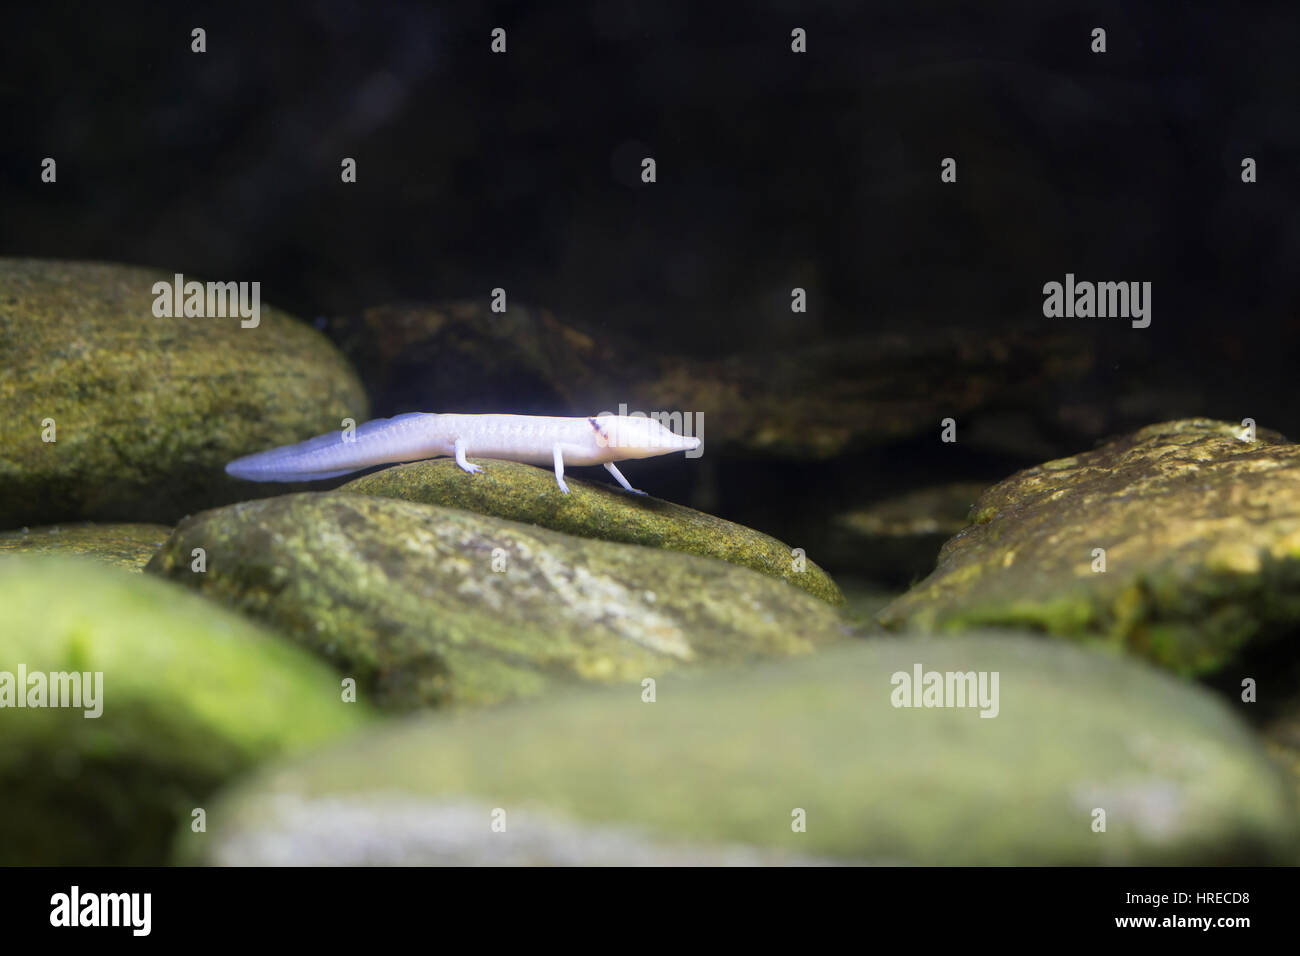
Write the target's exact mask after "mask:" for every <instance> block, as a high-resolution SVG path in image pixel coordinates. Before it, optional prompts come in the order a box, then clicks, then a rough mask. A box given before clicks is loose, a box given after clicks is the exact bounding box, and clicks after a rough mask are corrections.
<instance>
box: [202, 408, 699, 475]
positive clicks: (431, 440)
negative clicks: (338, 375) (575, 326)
mask: <svg viewBox="0 0 1300 956" xmlns="http://www.w3.org/2000/svg"><path fill="white" fill-rule="evenodd" d="M699 447H700V439H698V438H691V437H688V436H684V435H677V434H674V433H673V432H672V431H671V430H669V429H667V428H665V427H664V426H662V425H660V424H659V422H657V421H655V420H654V419H653V418H643V417H640V416H635V415H598V416H594V417H591V418H551V417H547V416H543V415H434V414H424V413H421V412H414V413H411V414H409V415H398V416H396V417H395V418H379V419H376V420H375V421H372V422H366V423H365V424H364V425H361V426H359V427H358V428H357V429H356V431H355V433H354V434H353V435H352V436H351V440H350V441H344V440H343V432H342V431H337V432H331V433H330V434H328V435H321V436H319V437H317V438H309V439H308V440H307V441H304V442H299V443H298V444H296V445H285V446H283V447H280V448H273V449H271V450H270V451H264V452H259V453H258V454H256V455H248V456H246V457H244V458H239V459H236V460H235V461H232V462H231V463H230V464H228V465H227V466H226V472H227V473H228V474H231V475H234V476H235V477H236V478H246V479H248V480H249V481H312V480H315V479H318V478H335V477H338V476H339V475H346V474H349V473H350V472H354V471H359V470H360V469H362V468H369V467H370V466H372V465H385V464H393V463H396V462H403V461H418V460H420V459H423V458H441V457H452V458H455V459H456V464H458V465H460V467H461V468H463V469H464V470H465V471H467V472H469V473H470V474H473V473H475V472H479V471H482V470H483V469H482V468H480V467H479V466H478V465H475V464H471V463H470V462H469V461H468V460H467V457H466V456H468V455H471V454H472V455H473V456H474V457H475V458H503V459H506V460H508V461H522V462H526V463H528V464H530V465H551V466H553V467H554V469H555V480H556V482H557V483H558V484H559V486H560V490H561V491H563V492H564V493H565V494H566V495H567V494H568V493H569V487H568V485H566V484H565V483H564V466H565V465H566V464H569V465H604V466H605V468H606V469H608V470H609V473H610V474H612V475H613V476H614V477H615V478H616V479H618V483H619V484H620V485H622V486H623V487H624V488H625V489H627V490H628V491H632V492H636V493H637V494H644V492H637V490H636V489H635V488H633V487H632V486H631V485H630V484H628V481H627V479H626V478H624V477H623V474H622V472H620V471H619V470H618V469H617V468H616V467H615V466H614V462H616V461H626V460H627V459H629V458H650V457H653V456H655V455H666V454H668V453H670V452H675V451H692V450H694V449H696V448H699Z"/></svg>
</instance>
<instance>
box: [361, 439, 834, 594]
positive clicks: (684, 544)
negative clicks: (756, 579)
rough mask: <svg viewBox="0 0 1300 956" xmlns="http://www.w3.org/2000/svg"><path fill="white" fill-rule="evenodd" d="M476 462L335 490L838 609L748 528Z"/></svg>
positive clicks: (814, 571)
mask: <svg viewBox="0 0 1300 956" xmlns="http://www.w3.org/2000/svg"><path fill="white" fill-rule="evenodd" d="M475 460H476V461H478V462H479V463H486V464H485V465H484V470H483V472H481V473H480V474H477V475H467V474H465V472H463V471H462V470H461V469H460V467H459V466H458V465H457V464H456V463H455V462H454V461H452V460H451V459H450V458H439V459H434V460H430V461H416V462H411V463H409V464H405V465H398V466H396V467H394V468H385V469H384V470H383V471H377V472H374V473H373V474H369V475H365V476H364V477H362V478H358V479H356V480H355V481H350V482H348V483H347V484H346V485H344V486H343V487H342V488H340V489H339V490H340V491H350V492H356V493H358V494H367V495H383V496H384V497H388V498H401V499H403V500H406V501H418V502H421V503H423V504H433V505H446V506H449V507H454V508H464V509H465V510H467V511H474V512H477V513H479V514H486V515H492V516H494V517H497V518H508V519H510V520H512V521H523V522H527V523H529V524H535V525H539V526H541V527H543V528H550V529H552V530H554V531H563V532H565V533H566V534H573V535H578V536H580V537H583V538H601V539H603V540H606V541H621V542H623V543H625V544H640V545H646V546H648V547H652V548H664V549H667V550H669V551H683V552H686V553H687V554H698V555H702V556H704V557H708V558H720V559H722V560H723V561H730V562H731V563H733V564H740V565H743V566H745V567H747V568H752V569H753V570H755V571H761V572H762V573H764V574H769V575H771V576H772V577H777V578H781V579H782V580H784V581H788V582H789V583H790V584H793V585H795V586H796V587H799V588H803V589H804V590H805V591H807V592H808V593H809V594H813V595H815V596H817V597H819V598H821V599H822V600H823V601H829V602H830V603H831V604H843V603H844V596H843V595H842V594H841V593H840V590H839V588H837V587H836V586H835V582H834V581H832V580H831V578H830V576H829V575H828V574H826V572H825V571H823V570H822V569H821V568H819V567H817V565H815V564H813V563H812V562H811V561H809V560H808V559H807V558H806V557H804V556H803V555H802V554H799V553H797V552H796V551H794V550H793V549H791V548H790V547H788V546H787V545H784V544H782V543H781V542H780V541H777V540H776V539H775V538H772V537H769V536H768V535H765V534H763V533H762V532H759V531H755V530H754V529H752V528H747V527H745V526H744V525H738V524H734V523H732V522H730V521H724V520H723V519H722V518H716V517H714V516H713V515H710V514H705V513H704V512H702V511H695V510H694V509H692V508H686V507H683V506H682V505H675V504H672V503H670V502H667V501H660V500H659V499H658V498H652V497H649V496H641V495H629V494H628V493H627V492H624V491H621V490H618V489H615V488H614V487H613V486H611V485H603V484H597V483H595V482H590V481H583V480H582V479H580V478H575V477H573V476H572V475H569V476H568V483H569V490H570V494H568V495H565V494H562V493H561V492H560V490H559V489H558V488H557V487H556V486H555V475H554V474H553V473H552V472H549V471H546V470H544V469H541V468H534V467H533V466H532V465H523V464H519V463H518V462H513V461H493V460H488V459H475Z"/></svg>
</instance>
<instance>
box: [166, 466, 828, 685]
mask: <svg viewBox="0 0 1300 956" xmlns="http://www.w3.org/2000/svg"><path fill="white" fill-rule="evenodd" d="M476 477H482V476H476ZM199 547H201V548H203V549H204V551H205V553H206V570H205V571H204V572H202V573H196V572H194V571H192V570H191V562H192V558H191V553H192V550H193V549H194V548H199ZM146 571H148V572H150V573H155V574H160V575H163V576H166V577H168V578H171V579H173V580H176V581H180V582H182V583H184V584H186V585H187V586H189V587H192V588H195V589H197V590H199V591H201V592H202V593H203V594H205V595H207V596H209V597H211V598H214V599H215V600H218V601H220V602H222V603H225V604H228V605H230V606H233V607H236V608H238V609H240V610H242V611H244V612H245V613H247V614H249V615H251V616H253V617H256V618H258V619H260V620H263V621H266V622H267V623H268V624H270V625H271V626H272V627H273V628H275V629H276V630H277V631H279V632H280V633H282V634H285V635H286V636H288V637H291V638H293V639H294V640H295V641H297V642H298V643H299V644H301V645H303V646H306V647H309V648H311V649H313V650H315V651H317V652H318V653H320V654H321V655H323V656H324V657H326V658H328V659H329V660H330V661H332V662H333V663H334V664H335V665H336V666H337V667H338V668H339V669H340V670H342V671H343V672H344V673H345V674H347V675H349V676H353V677H356V678H357V680H358V684H359V685H360V686H362V687H363V688H366V689H368V690H369V691H370V692H371V693H373V695H374V696H375V698H376V699H377V700H378V701H379V702H380V703H381V704H383V705H385V706H390V707H395V708H402V707H413V706H420V705H435V706H436V705H461V704H481V703H493V702H496V701H502V700H508V699H510V698H515V697H523V696H529V695H532V694H535V693H539V692H541V691H542V690H543V689H545V688H546V687H548V686H549V685H551V684H553V683H554V682H556V681H560V680H572V679H580V680H588V681H597V682H619V681H628V680H635V681H640V680H643V679H645V678H654V677H658V676H659V675H660V674H661V673H662V672H664V671H665V670H666V669H668V668H671V667H675V666H679V665H684V664H690V663H700V664H707V663H714V662H716V663H726V662H732V661H744V660H750V659H754V658H758V657H762V656H764V655H784V654H801V653H806V652H809V651H811V650H813V649H814V648H815V647H816V646H817V645H818V644H820V643H823V642H828V641H832V640H835V639H837V638H839V637H841V636H842V635H843V634H844V633H845V631H846V629H847V625H846V624H845V623H844V622H843V621H842V620H841V619H840V617H839V615H838V614H837V613H836V612H835V610H834V609H833V608H831V607H829V606H828V605H827V604H826V603H825V602H823V601H820V600H818V599H816V598H814V597H812V596H811V595H807V594H803V593H801V592H799V591H797V590H795V589H793V588H790V587H789V586H787V585H786V584H785V583H783V582H781V581H776V580H773V579H772V578H770V577H767V576H766V575H762V574H758V573H756V572H754V571H750V570H748V569H747V568H741V567H736V566H735V565H731V564H727V563H725V562H723V561H714V560H712V559H709V558H699V557H695V556H694V555H687V554H677V553H674V552H669V551H656V550H652V549H650V548H641V547H636V546H634V545H626V544H616V543H612V542H608V541H597V540H592V539H587V538H578V537H574V536H572V535H567V534H561V533H559V532H556V531H549V530H546V529H543V528H537V527H534V526H532V525H526V524H520V523H518V522H514V521H506V520H503V519H500V518H492V517H488V516H485V515H479V514H474V513H472V512H469V511H462V510H459V509H454V508H442V507H438V506H435V505H425V504H418V503H415V502H409V501H402V500H399V499H396V498H386V497H381V496H377V495H358V494H349V493H342V492H329V493H323V494H294V495H285V496H282V497H279V498H272V499H266V500H261V501H250V502H244V503H242V504H238V505H232V506H230V507H226V508H220V509H216V510H213V511H208V512H204V513H202V514H199V515H196V516H194V517H193V518H189V519H186V520H185V521H182V522H181V523H180V525H179V526H178V527H177V528H176V530H175V531H174V532H173V534H172V537H171V538H170V539H169V540H168V541H167V543H166V544H164V545H163V547H162V548H161V549H160V550H159V551H158V553H157V554H155V555H154V558H153V560H152V561H151V562H150V563H149V565H148V567H147V568H146Z"/></svg>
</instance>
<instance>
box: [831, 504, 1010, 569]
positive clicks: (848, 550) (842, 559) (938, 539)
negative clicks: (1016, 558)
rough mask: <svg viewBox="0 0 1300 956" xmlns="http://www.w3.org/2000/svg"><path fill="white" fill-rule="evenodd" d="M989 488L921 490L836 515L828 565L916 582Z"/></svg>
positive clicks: (932, 567)
mask: <svg viewBox="0 0 1300 956" xmlns="http://www.w3.org/2000/svg"><path fill="white" fill-rule="evenodd" d="M988 486H989V483H988V482H970V481H963V482H954V483H952V484H947V485H937V486H933V487H930V488H921V489H919V490H916V491H910V492H907V493H905V494H902V495H897V496H894V497H891V498H887V499H885V500H883V501H877V502H873V503H872V504H869V505H865V506H863V507H860V508H855V509H854V510H852V511H848V512H844V513H843V514H839V515H836V516H835V518H834V519H833V521H832V522H831V532H830V534H829V535H828V542H827V547H826V557H827V560H828V561H830V562H833V563H834V564H835V565H837V566H840V567H846V568H852V569H853V571H854V573H855V574H858V575H862V576H865V577H870V578H871V579H873V580H877V581H897V582H902V583H903V584H905V585H906V584H911V583H914V582H915V581H916V580H917V578H919V577H921V576H923V575H925V574H929V573H930V572H931V571H933V570H934V561H935V558H936V557H937V556H938V554H939V548H940V547H941V546H942V545H943V543H944V541H946V540H947V539H948V538H950V537H952V535H954V534H956V533H957V532H958V531H960V530H961V529H962V528H964V527H965V526H966V519H967V516H968V515H969V514H970V510H971V504H972V503H973V502H974V501H975V500H976V499H977V498H979V496H980V495H981V494H982V493H983V492H984V490H985V489H986V488H988ZM819 553H820V552H819Z"/></svg>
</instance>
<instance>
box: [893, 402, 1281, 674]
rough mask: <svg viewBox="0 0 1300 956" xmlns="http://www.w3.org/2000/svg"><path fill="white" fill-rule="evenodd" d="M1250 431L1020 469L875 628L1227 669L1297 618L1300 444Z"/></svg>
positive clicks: (1203, 430)
mask: <svg viewBox="0 0 1300 956" xmlns="http://www.w3.org/2000/svg"><path fill="white" fill-rule="evenodd" d="M1241 434H1242V430H1241V428H1240V427H1239V426H1236V425H1231V424H1228V423H1225V422H1217V421H1210V420H1207V419H1189V420H1184V421H1177V422H1167V423H1165V424H1161V425H1152V426H1150V427H1148V428H1144V429H1142V430H1140V431H1138V432H1136V433H1135V434H1133V435H1130V436H1128V437H1126V438H1122V439H1120V440H1117V441H1113V442H1111V443H1109V444H1107V445H1104V446H1102V447H1100V448H1098V449H1096V450H1094V451H1090V452H1086V453H1084V454H1081V455H1076V456H1074V457H1072V458H1063V459H1060V460H1057V461H1049V462H1047V463H1046V464H1043V465H1040V466H1038V467H1036V468H1030V469H1028V470H1026V471H1022V472H1020V473H1018V474H1015V475H1012V476H1011V477H1010V478H1008V479H1006V480H1005V481H1003V482H1001V483H1000V484H998V485H996V486H994V487H993V488H990V489H989V490H988V491H987V492H985V493H984V495H983V496H982V497H981V498H980V500H979V501H978V502H977V503H976V506H975V509H974V512H973V517H972V520H973V524H972V525H971V527H969V528H967V529H966V530H964V531H962V532H961V533H959V534H958V535H956V536H955V537H953V538H952V539H950V540H949V541H948V542H947V543H946V544H945V545H944V546H943V550H942V552H941V554H940V557H939V564H938V567H937V568H936V570H935V571H934V573H933V574H931V575H930V576H929V577H928V578H926V579H925V580H924V581H922V582H921V583H920V584H918V585H917V586H916V587H915V588H913V589H912V590H911V591H909V592H908V593H907V594H905V595H903V596H902V597H901V598H899V599H898V600H897V601H895V602H894V603H893V604H891V605H890V606H889V607H887V608H886V609H885V610H884V611H882V612H881V614H880V616H879V621H880V622H881V624H883V625H884V626H886V627H888V628H893V629H913V630H916V629H920V630H930V629H939V630H942V631H948V632H951V631H962V630H967V629H970V628H976V627H982V626H989V625H1008V626H1020V627H1028V628H1033V629H1037V630H1042V631H1047V632H1049V633H1052V634H1059V635H1063V636H1067V637H1072V638H1077V639H1081V640H1088V641H1100V642H1104V643H1107V644H1111V645H1115V646H1122V647H1124V648H1126V649H1128V650H1130V651H1132V652H1133V653H1136V654H1140V655H1142V656H1144V657H1147V658H1149V659H1150V660H1153V661H1155V662H1157V663H1159V664H1161V665H1163V666H1165V667H1168V668H1171V669H1173V670H1175V671H1178V672H1181V673H1187V674H1208V673H1213V672H1215V671H1217V670H1219V669H1220V668H1222V667H1223V666H1224V665H1225V664H1226V663H1227V662H1228V661H1230V660H1231V659H1232V658H1233V657H1234V656H1235V655H1236V654H1237V653H1238V651H1239V650H1240V649H1241V648H1242V647H1243V646H1244V645H1246V644H1247V643H1249V642H1256V641H1259V640H1264V639H1267V638H1269V637H1273V636H1276V635H1278V634H1281V633H1284V632H1286V631H1287V630H1288V629H1294V627H1295V626H1296V624H1297V623H1300V598H1297V597H1296V595H1297V593H1298V592H1300V445H1294V444H1291V443H1289V442H1287V441H1286V440H1285V439H1283V438H1282V436H1280V435H1278V434H1277V433H1276V432H1270V431H1267V430H1263V429H1261V430H1259V431H1258V432H1257V434H1256V437H1255V440H1253V441H1242V440H1241V438H1240V437H1239V435H1241ZM1103 552H1104V553H1103ZM1103 568H1104V570H1102V569H1103Z"/></svg>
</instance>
